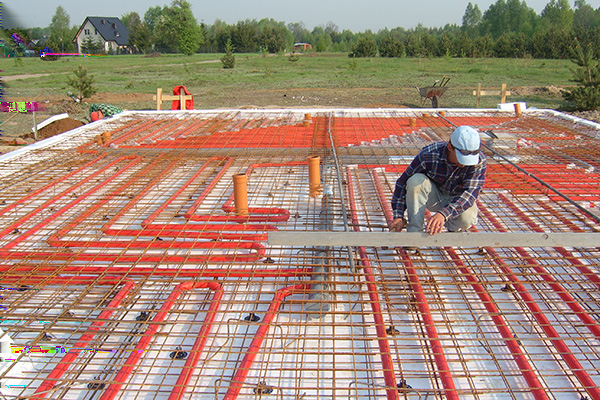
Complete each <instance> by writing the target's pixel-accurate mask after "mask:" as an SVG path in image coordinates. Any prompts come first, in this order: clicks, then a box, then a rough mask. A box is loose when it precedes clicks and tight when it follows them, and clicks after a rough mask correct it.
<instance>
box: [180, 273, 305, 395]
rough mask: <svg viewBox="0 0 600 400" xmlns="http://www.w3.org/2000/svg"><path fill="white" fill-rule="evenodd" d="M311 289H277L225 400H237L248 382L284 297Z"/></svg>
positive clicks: (232, 380)
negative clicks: (255, 360)
mask: <svg viewBox="0 0 600 400" xmlns="http://www.w3.org/2000/svg"><path fill="white" fill-rule="evenodd" d="M309 289H310V285H309V284H299V285H294V286H288V287H285V288H282V289H279V290H277V292H275V296H274V297H273V301H271V304H270V305H269V309H268V310H267V313H266V314H265V317H264V318H263V320H262V322H261V325H260V327H259V328H258V329H257V330H256V333H255V335H254V339H252V342H251V343H250V346H249V347H248V350H247V351H246V354H245V355H244V358H243V359H242V361H241V362H240V365H239V367H238V368H237V370H236V372H235V374H234V376H233V378H232V379H231V385H230V386H229V389H228V390H227V393H225V397H223V400H235V399H237V397H238V395H239V394H240V391H241V390H242V387H243V386H244V383H245V382H246V378H247V376H248V373H249V372H250V369H251V368H252V364H254V359H255V358H256V356H257V355H258V352H259V350H260V347H261V345H262V343H263V341H264V339H265V337H266V336H267V333H268V331H269V327H270V326H271V323H272V322H273V319H275V315H276V314H277V311H278V310H279V307H280V306H281V303H282V302H283V299H285V298H286V297H288V296H291V295H293V294H296V293H305V292H307V291H308V290H309ZM170 400H171V399H170Z"/></svg>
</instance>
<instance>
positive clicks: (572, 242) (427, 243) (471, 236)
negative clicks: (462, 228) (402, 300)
mask: <svg viewBox="0 0 600 400" xmlns="http://www.w3.org/2000/svg"><path fill="white" fill-rule="evenodd" d="M268 244H269V245H271V246H365V247H384V246H385V247H394V246H417V247H418V246H422V247H442V246H454V247H582V248H589V247H600V233H524V232H512V233H496V232H491V233H487V232H486V233H473V232H458V233H450V232H446V233H440V234H438V235H435V236H432V235H430V234H428V233H425V232H321V231H302V232H299V231H276V232H269V239H268Z"/></svg>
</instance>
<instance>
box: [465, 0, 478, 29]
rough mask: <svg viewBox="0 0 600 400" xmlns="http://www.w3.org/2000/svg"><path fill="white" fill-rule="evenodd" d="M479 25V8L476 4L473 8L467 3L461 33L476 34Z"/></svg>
mask: <svg viewBox="0 0 600 400" xmlns="http://www.w3.org/2000/svg"><path fill="white" fill-rule="evenodd" d="M480 23H481V10H480V9H479V6H478V5H477V4H475V5H474V6H473V4H472V3H470V2H469V4H468V5H467V9H466V10H465V15H463V19H462V29H463V31H464V32H465V33H467V34H473V33H475V32H477V29H478V28H479V24H480Z"/></svg>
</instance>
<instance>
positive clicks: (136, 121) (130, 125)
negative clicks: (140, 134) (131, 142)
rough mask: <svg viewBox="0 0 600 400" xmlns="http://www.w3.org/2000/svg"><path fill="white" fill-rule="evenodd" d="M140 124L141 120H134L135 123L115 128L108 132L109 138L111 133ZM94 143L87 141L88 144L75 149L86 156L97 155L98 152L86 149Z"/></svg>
mask: <svg viewBox="0 0 600 400" xmlns="http://www.w3.org/2000/svg"><path fill="white" fill-rule="evenodd" d="M140 123H142V121H141V120H139V119H137V120H135V121H133V122H130V123H128V124H125V125H123V126H121V127H119V128H117V129H113V130H112V131H110V134H111V136H112V134H113V133H117V132H120V131H123V130H125V129H127V128H131V127H132V126H134V125H136V124H140ZM95 143H96V141H95V140H91V141H89V142H87V143H84V144H82V145H81V146H79V147H77V151H78V152H79V153H83V154H86V153H87V154H89V153H92V154H95V153H98V150H91V149H86V147H89V146H91V145H93V144H95Z"/></svg>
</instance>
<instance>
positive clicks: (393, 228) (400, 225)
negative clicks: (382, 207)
mask: <svg viewBox="0 0 600 400" xmlns="http://www.w3.org/2000/svg"><path fill="white" fill-rule="evenodd" d="M404 227H406V220H405V219H404V218H396V219H394V220H393V221H392V223H391V224H390V232H400V231H402V229H404Z"/></svg>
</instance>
